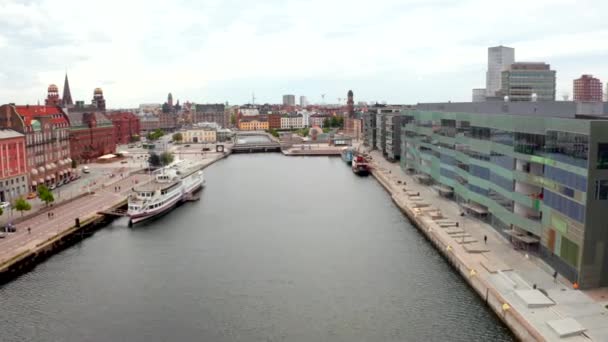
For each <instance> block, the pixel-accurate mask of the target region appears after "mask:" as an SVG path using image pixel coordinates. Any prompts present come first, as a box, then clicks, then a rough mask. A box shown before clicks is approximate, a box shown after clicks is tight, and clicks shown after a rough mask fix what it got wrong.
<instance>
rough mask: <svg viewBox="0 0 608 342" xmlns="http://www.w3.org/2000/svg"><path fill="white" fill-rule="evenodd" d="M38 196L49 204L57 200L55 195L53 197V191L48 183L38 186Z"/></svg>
mask: <svg viewBox="0 0 608 342" xmlns="http://www.w3.org/2000/svg"><path fill="white" fill-rule="evenodd" d="M38 197H40V199H41V200H42V201H43V202H44V203H45V204H46V205H47V206H48V205H49V203H52V202H54V201H55V197H53V193H52V192H51V190H49V188H47V187H46V185H44V184H42V185H40V186H39V187H38Z"/></svg>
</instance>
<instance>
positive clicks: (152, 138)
mask: <svg viewBox="0 0 608 342" xmlns="http://www.w3.org/2000/svg"><path fill="white" fill-rule="evenodd" d="M163 135H165V132H163V130H162V129H160V128H159V129H157V130H155V131H154V132H149V133H148V135H147V136H146V138H147V139H148V140H150V141H155V140H158V139H160V138H162V136H163Z"/></svg>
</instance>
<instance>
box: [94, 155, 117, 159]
mask: <svg viewBox="0 0 608 342" xmlns="http://www.w3.org/2000/svg"><path fill="white" fill-rule="evenodd" d="M112 158H116V155H115V154H106V155H103V156H101V157H99V158H97V159H112Z"/></svg>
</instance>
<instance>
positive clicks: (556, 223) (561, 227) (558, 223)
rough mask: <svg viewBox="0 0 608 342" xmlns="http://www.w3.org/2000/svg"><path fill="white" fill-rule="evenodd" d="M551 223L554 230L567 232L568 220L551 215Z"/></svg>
mask: <svg viewBox="0 0 608 342" xmlns="http://www.w3.org/2000/svg"><path fill="white" fill-rule="evenodd" d="M551 225H552V226H553V228H555V230H557V231H559V232H560V233H562V234H566V233H567V232H568V222H566V221H564V220H562V219H560V218H558V217H556V216H553V215H552V216H551Z"/></svg>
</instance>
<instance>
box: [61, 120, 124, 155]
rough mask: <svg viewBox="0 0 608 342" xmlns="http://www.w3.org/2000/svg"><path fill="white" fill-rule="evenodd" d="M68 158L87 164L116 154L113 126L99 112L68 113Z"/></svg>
mask: <svg viewBox="0 0 608 342" xmlns="http://www.w3.org/2000/svg"><path fill="white" fill-rule="evenodd" d="M68 116H69V119H70V156H71V159H73V160H76V161H77V162H78V163H88V162H91V161H94V160H95V159H96V158H99V157H101V156H103V155H106V154H111V153H115V152H116V138H115V135H114V134H115V131H114V125H112V121H110V120H109V119H108V118H107V117H106V116H105V115H103V114H102V113H100V112H69V113H68Z"/></svg>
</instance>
